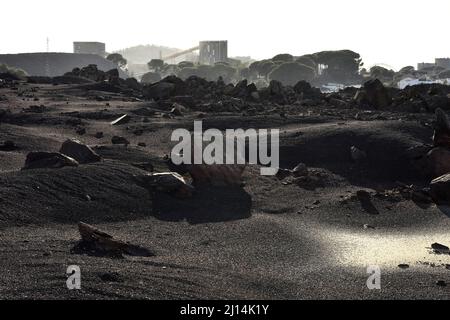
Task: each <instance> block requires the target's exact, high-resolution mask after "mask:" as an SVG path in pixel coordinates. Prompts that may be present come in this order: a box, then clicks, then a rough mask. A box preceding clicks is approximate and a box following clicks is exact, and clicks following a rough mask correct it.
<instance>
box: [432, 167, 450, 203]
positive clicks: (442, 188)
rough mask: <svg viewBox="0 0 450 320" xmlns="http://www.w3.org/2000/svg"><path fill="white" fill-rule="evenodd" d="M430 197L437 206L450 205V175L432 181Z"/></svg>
mask: <svg viewBox="0 0 450 320" xmlns="http://www.w3.org/2000/svg"><path fill="white" fill-rule="evenodd" d="M430 195H431V197H432V198H433V200H434V202H436V203H437V204H446V205H448V204H450V174H445V175H443V176H440V177H439V178H436V179H434V180H433V181H431V184H430Z"/></svg>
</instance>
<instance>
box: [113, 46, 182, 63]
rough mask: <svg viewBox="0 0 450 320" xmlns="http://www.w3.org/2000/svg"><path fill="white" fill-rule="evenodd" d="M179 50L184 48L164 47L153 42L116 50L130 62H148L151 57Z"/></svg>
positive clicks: (154, 57)
mask: <svg viewBox="0 0 450 320" xmlns="http://www.w3.org/2000/svg"><path fill="white" fill-rule="evenodd" d="M179 51H182V49H176V48H169V47H162V46H157V45H153V44H151V45H139V46H135V47H130V48H126V49H122V50H118V51H115V52H116V53H120V54H121V55H122V56H123V57H124V58H125V59H127V60H128V63H131V64H146V63H147V62H149V61H150V60H151V59H159V58H160V57H161V56H163V57H165V56H168V55H171V54H173V53H177V52H179Z"/></svg>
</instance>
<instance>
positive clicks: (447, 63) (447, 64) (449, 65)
mask: <svg viewBox="0 0 450 320" xmlns="http://www.w3.org/2000/svg"><path fill="white" fill-rule="evenodd" d="M435 64H436V67H441V68H444V69H448V70H450V58H436V60H435Z"/></svg>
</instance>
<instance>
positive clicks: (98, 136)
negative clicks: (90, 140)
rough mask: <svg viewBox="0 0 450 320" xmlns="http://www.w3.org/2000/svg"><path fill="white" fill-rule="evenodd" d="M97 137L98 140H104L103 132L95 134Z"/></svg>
mask: <svg viewBox="0 0 450 320" xmlns="http://www.w3.org/2000/svg"><path fill="white" fill-rule="evenodd" d="M95 137H96V138H97V139H101V138H103V132H101V131H99V132H97V133H96V134H95Z"/></svg>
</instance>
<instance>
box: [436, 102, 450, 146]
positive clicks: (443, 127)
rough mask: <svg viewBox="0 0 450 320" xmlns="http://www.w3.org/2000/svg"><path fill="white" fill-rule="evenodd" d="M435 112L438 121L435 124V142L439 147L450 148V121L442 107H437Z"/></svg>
mask: <svg viewBox="0 0 450 320" xmlns="http://www.w3.org/2000/svg"><path fill="white" fill-rule="evenodd" d="M435 113H436V122H435V125H434V135H433V144H434V145H435V146H437V147H438V146H442V147H449V148H450V121H449V120H448V117H447V115H446V114H445V112H444V111H443V110H442V109H440V108H438V109H436V111H435Z"/></svg>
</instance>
